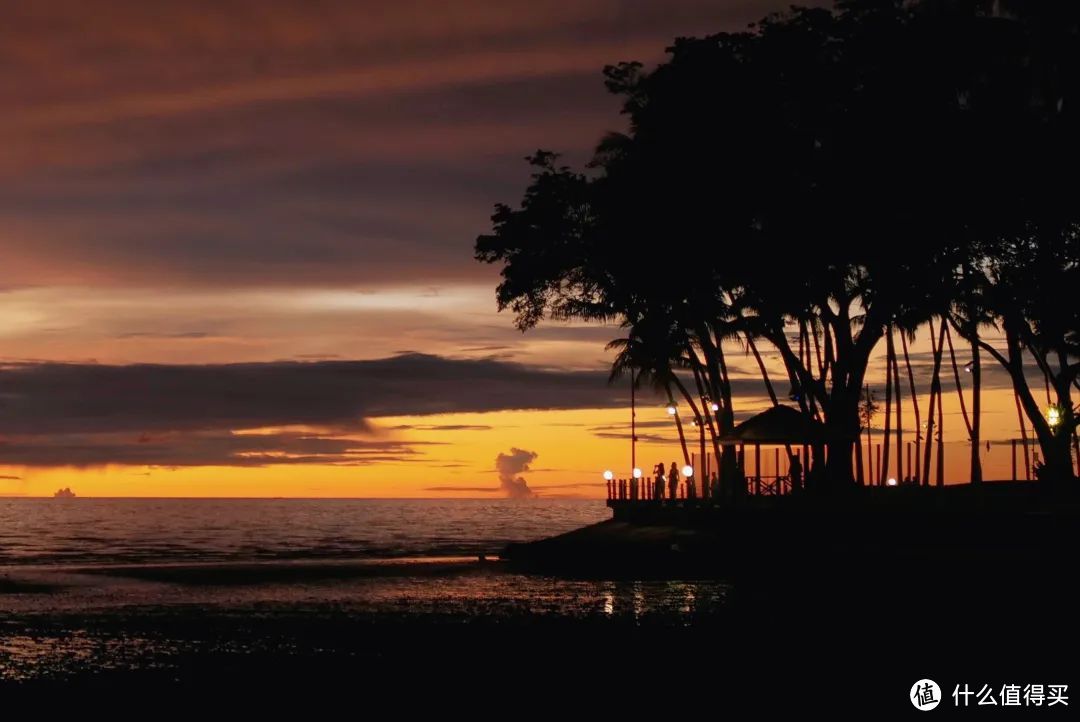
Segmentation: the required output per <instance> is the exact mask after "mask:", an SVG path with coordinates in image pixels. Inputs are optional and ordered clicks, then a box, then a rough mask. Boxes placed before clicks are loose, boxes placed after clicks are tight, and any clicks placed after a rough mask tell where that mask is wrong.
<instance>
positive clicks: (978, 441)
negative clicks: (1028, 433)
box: [971, 329, 983, 484]
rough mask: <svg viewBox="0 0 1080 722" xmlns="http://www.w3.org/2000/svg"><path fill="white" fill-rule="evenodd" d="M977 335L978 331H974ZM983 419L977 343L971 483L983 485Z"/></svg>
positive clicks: (974, 346) (974, 347)
mask: <svg viewBox="0 0 1080 722" xmlns="http://www.w3.org/2000/svg"><path fill="white" fill-rule="evenodd" d="M974 333H975V334H976V336H977V334H978V333H979V332H978V329H975V330H974ZM981 419H982V359H981V358H980V349H979V344H978V342H977V341H972V342H971V483H972V484H981V483H982V480H983V473H982V460H981V457H980V456H979V454H980V453H981V452H982V449H981V448H980V447H981V446H982V437H981V433H980V427H981V425H982V424H981Z"/></svg>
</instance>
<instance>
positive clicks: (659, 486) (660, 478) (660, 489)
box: [653, 461, 664, 501]
mask: <svg viewBox="0 0 1080 722" xmlns="http://www.w3.org/2000/svg"><path fill="white" fill-rule="evenodd" d="M653 474H655V475H656V482H655V485H654V487H653V495H654V496H655V497H656V498H657V499H659V500H661V501H662V500H663V499H664V462H662V461H661V462H660V463H658V464H657V465H656V466H654V467H653Z"/></svg>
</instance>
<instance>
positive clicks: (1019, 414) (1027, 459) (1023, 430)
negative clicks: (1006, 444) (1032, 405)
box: [1013, 390, 1031, 480]
mask: <svg viewBox="0 0 1080 722" xmlns="http://www.w3.org/2000/svg"><path fill="white" fill-rule="evenodd" d="M1013 400H1014V401H1016V418H1017V419H1019V420H1020V440H1021V442H1022V443H1023V445H1024V479H1027V480H1030V479H1031V456H1029V452H1028V441H1027V426H1025V424H1024V410H1023V408H1021V406H1020V392H1019V391H1015V390H1014V391H1013Z"/></svg>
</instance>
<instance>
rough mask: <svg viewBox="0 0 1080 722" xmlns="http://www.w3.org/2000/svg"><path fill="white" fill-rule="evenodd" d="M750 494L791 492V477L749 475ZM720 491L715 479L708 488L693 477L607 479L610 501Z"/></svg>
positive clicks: (703, 497) (701, 497)
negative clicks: (686, 478) (702, 486)
mask: <svg viewBox="0 0 1080 722" xmlns="http://www.w3.org/2000/svg"><path fill="white" fill-rule="evenodd" d="M743 483H744V484H745V491H746V494H747V495H749V496H787V495H789V494H791V492H792V483H791V477H790V476H788V475H781V476H775V475H773V476H768V475H762V476H750V477H746V478H745V479H744V481H743ZM720 495H721V490H720V488H719V487H718V485H717V482H716V480H715V479H713V480H711V481H710V483H709V485H708V486H707V487H706V488H705V489H701V488H700V487H699V486H698V485H697V483H696V481H695V480H694V479H688V480H680V481H678V482H676V483H675V484H674V485H672V484H671V483H670V482H669V481H668V479H666V478H664V477H659V478H657V477H648V476H646V477H643V478H641V479H611V480H610V481H608V483H607V498H608V501H640V502H671V501H684V500H687V499H689V500H692V501H708V500H709V499H711V498H715V497H718V496H720Z"/></svg>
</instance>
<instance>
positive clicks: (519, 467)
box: [495, 447, 539, 499]
mask: <svg viewBox="0 0 1080 722" xmlns="http://www.w3.org/2000/svg"><path fill="white" fill-rule="evenodd" d="M537 456H539V454H537V453H536V452H535V451H528V450H526V449H519V448H517V447H511V449H510V453H509V454H499V455H498V456H496V457H495V470H496V471H497V472H499V488H501V489H502V491H503V493H504V494H506V495H507V496H508V497H510V498H511V499H528V498H529V497H531V496H535V492H533V490H532V489H530V488H529V484H528V482H527V481H525V477H523V476H521V475H522V474H523V473H524V472H526V471H528V470H529V465H530V464H532V463H533V462H534V461H536V457H537Z"/></svg>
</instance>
